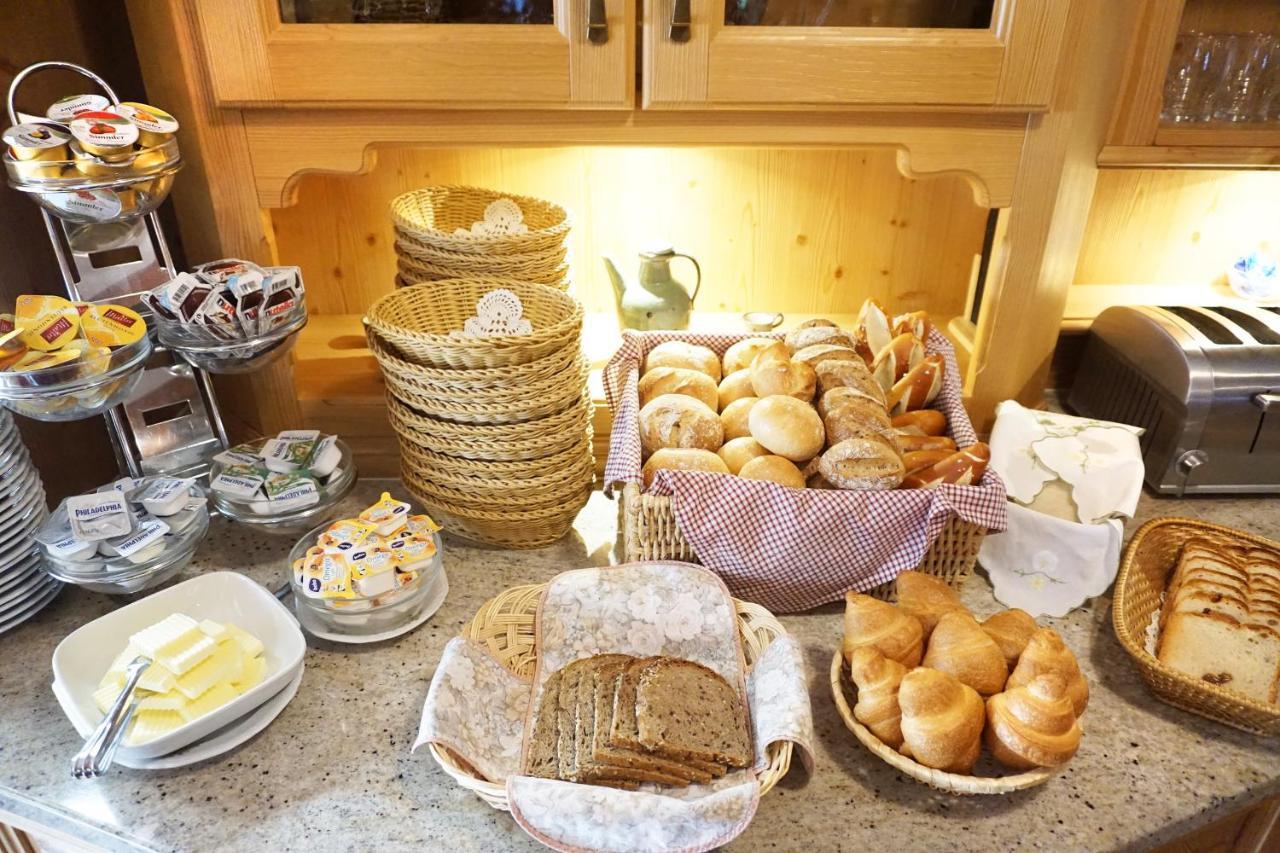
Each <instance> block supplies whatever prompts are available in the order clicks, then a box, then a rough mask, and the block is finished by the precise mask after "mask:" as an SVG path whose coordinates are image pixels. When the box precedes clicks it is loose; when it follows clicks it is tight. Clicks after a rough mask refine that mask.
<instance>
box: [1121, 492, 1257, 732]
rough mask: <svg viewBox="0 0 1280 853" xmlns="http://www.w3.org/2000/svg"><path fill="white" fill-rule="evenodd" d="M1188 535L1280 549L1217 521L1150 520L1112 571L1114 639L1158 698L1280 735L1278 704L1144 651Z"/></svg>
mask: <svg viewBox="0 0 1280 853" xmlns="http://www.w3.org/2000/svg"><path fill="white" fill-rule="evenodd" d="M1188 539H1207V540H1209V541H1211V542H1214V543H1215V544H1218V545H1221V546H1223V547H1230V546H1244V547H1251V548H1266V549H1269V550H1272V551H1277V550H1280V546H1277V544H1276V543H1275V542H1272V541H1270V540H1268V539H1264V538H1262V537H1261V536H1253V535H1251V534H1248V533H1245V532H1244V531H1241V530H1233V529H1232V528H1230V527H1222V526H1220V525H1217V524H1209V523H1207V522H1203V521H1192V520H1191V519H1189V518H1157V519H1154V520H1152V521H1148V522H1147V523H1146V524H1144V525H1142V527H1140V528H1138V532H1137V533H1135V534H1133V538H1132V539H1131V540H1129V547H1128V548H1127V549H1126V550H1125V552H1124V560H1123V561H1122V562H1121V563H1120V571H1119V573H1118V574H1117V575H1116V587H1115V597H1114V599H1113V601H1112V603H1111V619H1112V624H1113V625H1114V627H1115V632H1116V639H1118V640H1119V641H1120V645H1122V646H1124V650H1125V651H1126V652H1128V653H1129V657H1131V658H1133V662H1134V663H1135V664H1137V665H1138V672H1139V673H1140V674H1141V675H1142V680H1143V681H1145V682H1146V683H1147V687H1148V688H1150V689H1151V692H1152V693H1154V694H1155V696H1156V698H1157V699H1160V700H1162V701H1164V702H1168V703H1169V704H1170V705H1173V706H1174V707H1175V708H1181V709H1182V710H1184V711H1190V712H1191V713H1193V714H1199V715H1200V716H1202V717H1208V718H1209V719H1211V720H1216V721H1218V722H1219V723H1225V724H1226V725H1228V726H1231V727H1232V728H1237V729H1240V730H1241V731H1246V732H1249V733H1250V734H1256V735H1263V736H1275V735H1280V707H1277V706H1275V705H1264V704H1262V703H1261V702H1258V701H1255V700H1253V699H1250V698H1249V697H1247V696H1242V695H1240V694H1239V693H1235V692H1234V691H1231V690H1227V689H1225V688H1222V687H1219V686H1217V685H1216V684H1210V683H1209V682H1207V681H1202V680H1200V679H1198V678H1192V677H1191V676H1189V675H1187V674H1186V673H1184V672H1179V671H1178V670H1176V669H1174V668H1173V667H1171V666H1168V665H1166V664H1164V663H1163V662H1161V661H1160V660H1159V659H1158V658H1157V657H1156V656H1155V655H1153V654H1151V652H1149V651H1147V645H1146V636H1147V630H1148V627H1149V626H1150V625H1151V621H1152V619H1153V618H1154V617H1155V615H1156V614H1157V613H1158V612H1159V610H1160V607H1161V604H1162V597H1163V595H1164V591H1165V588H1166V587H1167V586H1168V584H1169V578H1170V577H1171V576H1172V575H1173V571H1174V569H1175V568H1177V565H1178V558H1179V556H1180V555H1181V553H1182V546H1183V544H1185V543H1186V541H1187V540H1188Z"/></svg>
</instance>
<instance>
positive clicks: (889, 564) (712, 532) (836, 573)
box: [604, 329, 1008, 613]
mask: <svg viewBox="0 0 1280 853" xmlns="http://www.w3.org/2000/svg"><path fill="white" fill-rule="evenodd" d="M744 337H748V336H747V335H741V334H736V335H731V334H698V333H690V332H630V331H628V332H625V333H624V334H623V338H622V346H621V347H620V348H619V349H618V351H617V352H616V353H615V354H614V356H613V358H611V359H610V360H609V363H608V365H606V366H605V369H604V385H605V393H606V395H607V396H608V399H609V405H610V406H611V407H612V409H613V431H612V433H611V435H610V437H609V460H608V462H607V463H606V464H605V470H604V473H605V490H606V493H608V494H612V491H613V489H614V487H615V486H617V485H618V484H619V483H636V484H641V483H642V482H643V481H642V479H641V476H640V470H641V461H642V460H641V450H640V427H639V411H640V399H639V393H638V392H637V390H636V386H637V383H638V382H639V378H640V370H641V368H642V366H643V365H644V358H645V355H646V354H647V353H648V352H649V350H651V349H652V348H653V347H655V346H657V345H658V344H660V343H664V342H665V341H675V340H679V341H687V342H688V343H693V344H701V345H702V346H705V347H710V348H711V349H712V350H714V351H715V352H716V353H717V354H719V355H723V354H724V351H725V350H726V349H728V348H729V345H730V344H732V343H734V342H735V341H738V340H741V339H742V338H744ZM751 337H780V336H779V335H764V336H759V335H751ZM926 346H927V349H928V351H929V352H931V353H941V354H942V356H943V358H944V360H945V361H946V373H945V376H944V377H943V386H942V391H941V392H940V393H939V394H938V398H937V400H935V401H934V404H933V405H934V407H935V408H937V409H940V410H941V411H942V412H943V413H945V414H946V416H947V425H948V426H947V429H948V432H949V433H950V435H951V437H952V438H953V439H955V442H956V444H957V445H959V446H960V447H966V446H968V445H970V444H973V443H974V442H975V441H977V434H976V433H975V432H974V431H973V424H972V423H971V422H970V421H969V415H968V413H967V412H965V410H964V405H963V403H962V402H961V397H960V372H959V370H958V369H957V368H956V360H955V351H954V350H953V349H952V348H951V343H950V342H949V341H948V340H947V339H946V338H945V337H944V336H943V335H942V334H941V333H940V332H938V331H937V330H936V329H935V330H933V331H932V332H930V334H929V340H928V341H927V344H926ZM649 494H653V495H669V496H670V497H671V498H672V501H673V509H674V511H675V515H676V524H677V526H678V527H679V528H680V533H681V534H682V535H683V536H684V538H685V539H687V540H688V542H689V544H690V545H691V546H692V547H693V551H694V553H695V554H697V556H698V559H699V560H700V561H701V562H702V564H703V565H705V566H707V567H708V568H710V569H712V570H713V571H715V572H716V573H717V574H719V575H720V576H721V577H722V578H724V581H725V583H726V584H727V585H728V587H729V589H730V590H731V591H732V592H733V594H734V595H735V596H737V597H739V598H744V599H747V600H748V601H755V602H757V603H759V604H762V605H764V606H765V607H767V608H769V609H770V610H772V611H774V612H775V613H779V612H780V613H792V612H796V611H799V610H808V609H810V608H813V607H816V606H818V605H820V604H825V603H827V602H829V601H838V600H839V599H841V598H842V597H843V596H844V594H845V593H846V592H848V591H850V590H858V591H862V590H867V589H871V588H872V587H875V586H878V585H880V584H882V583H885V582H887V581H890V580H893V579H894V578H895V577H897V576H898V573H899V572H902V571H905V570H907V569H910V568H914V567H915V566H917V565H919V564H920V561H921V560H922V559H923V558H924V555H925V554H926V553H927V552H928V550H929V547H930V546H931V545H932V544H933V541H934V539H936V538H937V536H938V534H939V533H940V532H941V531H942V528H943V526H944V525H945V524H946V522H947V521H948V519H950V518H951V517H952V516H959V517H960V518H961V519H963V520H965V521H967V522H970V523H972V524H977V525H981V526H985V527H986V528H987V530H988V531H989V532H992V533H994V532H998V531H1001V530H1004V529H1005V527H1006V525H1007V523H1008V511H1007V509H1006V507H1005V488H1004V483H1003V482H1001V480H1000V478H999V477H998V476H997V475H996V474H995V472H994V471H992V470H990V469H988V470H987V472H986V474H985V475H984V476H983V478H982V480H981V481H979V483H978V484H977V485H974V486H952V485H944V486H940V487H939V488H936V489H898V490H894V491H838V490H827V489H789V488H787V487H785V486H780V485H778V484H776V483H768V482H763V481H759V480H744V479H741V478H739V477H730V476H725V475H724V474H710V473H706V472H701V471H670V470H662V471H658V472H657V474H656V475H655V477H654V482H653V485H652V486H651V487H650V489H649Z"/></svg>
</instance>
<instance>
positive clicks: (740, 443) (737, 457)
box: [716, 436, 769, 474]
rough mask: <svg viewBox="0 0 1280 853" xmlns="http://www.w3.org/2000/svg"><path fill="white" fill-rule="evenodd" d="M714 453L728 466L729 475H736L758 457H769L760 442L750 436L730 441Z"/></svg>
mask: <svg viewBox="0 0 1280 853" xmlns="http://www.w3.org/2000/svg"><path fill="white" fill-rule="evenodd" d="M716 452H717V453H718V454H719V456H720V458H721V459H723V460H724V464H725V465H726V466H728V468H729V473H730V474H736V473H738V472H739V471H741V470H742V466H743V465H746V464H747V463H748V462H750V461H751V460H752V459H755V458H756V457H758V456H768V455H769V451H767V450H765V449H764V447H763V446H762V445H761V444H760V442H758V441H756V440H755V439H754V438H752V437H751V436H743V437H742V438H734V439H730V440H729V441H726V442H725V443H724V446H723V447H721V448H720V449H719V450H718V451H716Z"/></svg>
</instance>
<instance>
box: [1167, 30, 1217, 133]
mask: <svg viewBox="0 0 1280 853" xmlns="http://www.w3.org/2000/svg"><path fill="white" fill-rule="evenodd" d="M1216 45H1217V36H1213V35H1207V34H1205V33H1200V32H1187V33H1182V34H1180V35H1179V36H1178V40H1177V41H1176V42H1175V43H1174V47H1173V59H1172V61H1171V62H1170V64H1169V74H1168V76H1167V77H1166V78H1165V83H1164V110H1163V112H1162V113H1161V117H1162V118H1164V119H1165V120H1166V121H1173V122H1189V121H1199V120H1200V115H1201V109H1200V106H1201V104H1202V102H1203V98H1204V93H1205V81H1206V77H1207V74H1208V73H1209V69H1210V68H1211V67H1212V66H1213V64H1214V60H1215V57H1216V56H1217V55H1218V54H1217V52H1216V51H1215V49H1214V48H1215V47H1216Z"/></svg>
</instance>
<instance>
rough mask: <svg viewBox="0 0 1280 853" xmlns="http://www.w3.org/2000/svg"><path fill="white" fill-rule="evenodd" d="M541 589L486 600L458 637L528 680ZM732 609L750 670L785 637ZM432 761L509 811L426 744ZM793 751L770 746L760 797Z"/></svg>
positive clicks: (464, 769)
mask: <svg viewBox="0 0 1280 853" xmlns="http://www.w3.org/2000/svg"><path fill="white" fill-rule="evenodd" d="M545 589H546V584H537V585H533V586H517V587H512V588H511V589H508V590H506V591H505V592H503V593H501V594H500V595H498V596H497V597H495V598H491V599H489V600H488V601H487V602H485V603H484V604H483V605H481V607H480V610H479V611H477V612H476V615H475V616H474V617H472V619H471V621H470V622H468V623H467V624H466V625H464V626H462V636H463V637H464V638H466V639H468V640H474V641H476V642H479V643H483V644H484V646H485V647H486V648H488V650H489V653H490V654H491V655H493V656H494V658H496V659H497V660H499V661H501V662H502V665H503V666H505V667H506V668H507V669H508V670H510V671H511V672H513V673H515V674H516V675H519V676H522V677H524V678H531V677H532V676H533V670H534V667H535V665H536V664H537V656H538V650H537V648H536V646H535V642H536V634H535V632H534V628H535V625H534V620H535V619H536V618H537V614H538V601H539V599H541V597H542V592H543V590H545ZM734 604H735V605H736V607H737V616H738V633H739V635H740V636H741V637H742V651H743V653H744V655H745V656H746V659H747V664H748V665H750V664H752V663H754V662H755V661H756V660H758V659H759V657H760V655H761V653H763V652H764V650H765V648H766V647H767V646H768V645H769V644H770V643H772V642H773V641H774V640H775V639H777V638H778V637H781V636H783V635H784V634H785V633H786V631H785V630H784V629H783V627H782V625H781V624H780V623H779V622H778V620H777V619H775V618H773V614H771V613H770V612H769V611H767V610H765V609H764V608H763V607H760V606H759V605H757V604H751V603H750V602H747V601H738V600H737V599H734ZM427 747H428V749H430V750H431V755H432V757H433V758H435V760H436V761H437V762H439V764H440V766H441V767H442V768H443V769H444V771H445V772H446V773H448V774H449V775H450V776H452V777H453V779H454V781H455V782H457V783H458V784H459V785H461V786H462V787H463V788H466V789H467V790H468V791H472V792H473V793H475V794H476V795H477V796H478V797H480V799H482V800H484V801H485V802H486V803H488V804H489V805H491V806H493V807H494V808H495V809H502V810H503V811H509V810H510V809H509V806H508V804H507V789H506V786H505V785H503V784H502V783H500V782H493V781H491V780H488V779H484V778H482V777H481V776H480V775H479V774H478V773H477V772H476V770H475V768H473V767H471V766H470V765H468V764H467V762H465V761H463V760H461V759H460V758H458V756H456V755H454V754H453V752H452V751H450V750H449V749H448V748H447V747H443V746H440V745H439V744H435V743H429V744H427ZM791 753H792V745H791V742H790V741H778V742H776V743H773V744H770V745H769V752H768V757H769V764H768V765H767V766H766V767H765V768H764V769H763V770H761V771H760V772H759V774H758V776H759V779H760V793H761V794H766V793H768V792H769V791H770V790H772V789H773V786H774V785H776V784H778V781H779V780H781V779H782V777H783V776H786V775H787V771H788V770H789V769H790V768H791Z"/></svg>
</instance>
